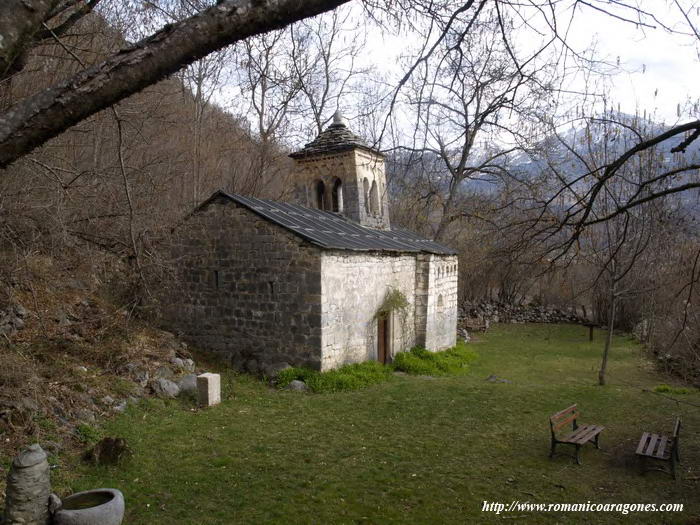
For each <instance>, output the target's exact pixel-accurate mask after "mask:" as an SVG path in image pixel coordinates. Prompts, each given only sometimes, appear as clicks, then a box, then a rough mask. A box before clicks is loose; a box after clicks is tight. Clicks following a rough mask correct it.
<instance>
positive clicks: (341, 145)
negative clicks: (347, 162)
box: [289, 115, 383, 159]
mask: <svg viewBox="0 0 700 525" xmlns="http://www.w3.org/2000/svg"><path fill="white" fill-rule="evenodd" d="M355 148H359V149H364V150H366V151H371V152H372V153H374V154H375V155H381V156H383V153H381V152H379V151H377V150H375V149H372V148H371V147H370V146H369V145H368V144H367V143H366V142H365V141H364V139H363V138H362V137H360V136H359V135H355V134H354V133H353V132H352V131H350V130H349V129H348V127H347V126H346V125H345V119H343V118H342V116H341V115H337V116H336V118H335V119H334V120H333V124H331V125H330V126H328V127H327V128H326V129H325V130H323V131H322V132H321V133H320V134H319V135H318V137H316V138H315V139H314V140H312V141H311V142H309V143H308V144H307V145H306V146H304V147H303V148H302V149H301V150H299V151H295V152H294V153H291V154H290V155H289V156H290V157H292V158H293V159H301V158H304V157H310V156H312V155H322V154H324V153H339V152H341V151H348V150H351V149H355Z"/></svg>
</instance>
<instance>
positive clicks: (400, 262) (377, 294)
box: [321, 252, 454, 370]
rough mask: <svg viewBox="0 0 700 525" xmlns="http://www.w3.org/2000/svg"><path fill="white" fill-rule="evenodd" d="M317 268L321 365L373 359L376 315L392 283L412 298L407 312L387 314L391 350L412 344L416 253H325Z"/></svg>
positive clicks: (375, 357)
mask: <svg viewBox="0 0 700 525" xmlns="http://www.w3.org/2000/svg"><path fill="white" fill-rule="evenodd" d="M321 267H322V283H321V288H322V292H323V299H322V323H323V341H322V342H323V358H322V364H321V369H322V370H329V369H331V368H335V367H338V366H342V365H343V364H346V363H357V362H361V361H368V360H376V359H377V336H378V331H377V320H376V319H375V314H376V312H377V310H378V309H379V307H380V306H381V304H382V302H383V301H384V298H385V297H386V293H387V291H388V290H389V289H390V288H395V289H397V290H400V291H401V292H402V293H403V294H404V295H405V296H406V298H407V299H408V301H409V303H410V305H409V307H408V308H407V309H406V312H405V315H402V314H400V313H398V312H397V313H394V314H393V315H392V316H391V319H390V322H389V334H390V335H389V337H390V341H391V344H390V352H391V355H392V356H393V355H394V354H395V353H396V352H400V351H404V350H407V349H409V348H411V347H412V346H414V345H415V332H414V326H415V324H414V318H413V315H414V302H415V297H414V289H415V270H416V257H415V255H413V254H405V255H393V254H390V253H382V254H371V253H358V252H355V253H353V252H324V253H323V255H322V259H321ZM453 331H454V330H453Z"/></svg>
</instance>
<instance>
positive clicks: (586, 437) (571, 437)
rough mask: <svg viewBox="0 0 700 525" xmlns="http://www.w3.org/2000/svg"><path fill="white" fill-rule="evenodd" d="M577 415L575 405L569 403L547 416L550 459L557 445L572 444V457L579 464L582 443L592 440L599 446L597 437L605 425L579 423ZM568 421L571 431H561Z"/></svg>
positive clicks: (596, 446)
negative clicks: (550, 435)
mask: <svg viewBox="0 0 700 525" xmlns="http://www.w3.org/2000/svg"><path fill="white" fill-rule="evenodd" d="M579 415H580V413H579V411H578V408H577V407H576V405H571V406H570V407H569V408H565V409H564V410H562V411H561V412H557V413H556V414H554V415H553V416H552V417H550V418H549V428H550V430H551V432H552V444H551V448H550V451H549V457H550V459H551V458H553V457H554V452H555V450H556V447H557V445H573V446H575V447H576V455H575V456H574V458H575V459H576V463H577V464H579V465H580V464H581V457H580V454H579V451H580V450H581V447H582V446H583V445H585V444H586V443H591V442H592V443H593V444H594V445H595V448H598V449H599V448H600V444H599V442H598V439H599V437H600V433H601V432H602V431H603V430H604V429H605V427H601V426H598V425H583V424H581V425H579V423H578V417H579ZM569 423H571V427H572V431H571V432H568V431H567V432H565V431H562V430H561V429H562V428H563V427H565V426H567V425H568V424H569ZM560 432H561V433H560Z"/></svg>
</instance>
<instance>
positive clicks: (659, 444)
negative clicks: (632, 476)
mask: <svg viewBox="0 0 700 525" xmlns="http://www.w3.org/2000/svg"><path fill="white" fill-rule="evenodd" d="M680 432H681V420H680V418H676V424H675V425H674V426H673V435H672V436H671V437H668V436H662V435H659V434H652V433H650V432H644V433H643V434H642V437H641V439H640V440H639V445H637V452H636V454H637V456H639V461H640V463H641V468H642V474H644V473H645V472H647V471H649V470H661V471H662V472H667V473H669V474H671V475H672V476H673V479H678V477H677V473H676V465H677V464H678V463H680V461H681V457H680V453H679V451H678V440H679V436H680ZM647 458H652V459H654V460H659V461H665V462H668V463H670V464H671V472H668V471H667V470H666V469H664V468H656V467H647V465H646V463H647V461H646V460H647Z"/></svg>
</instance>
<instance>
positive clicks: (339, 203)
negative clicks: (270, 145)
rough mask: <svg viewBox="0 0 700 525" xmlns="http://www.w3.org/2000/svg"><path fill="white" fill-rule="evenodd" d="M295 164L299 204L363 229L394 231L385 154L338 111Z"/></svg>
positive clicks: (296, 198) (295, 153)
mask: <svg viewBox="0 0 700 525" xmlns="http://www.w3.org/2000/svg"><path fill="white" fill-rule="evenodd" d="M289 156H290V157H291V158H293V159H294V174H293V180H294V185H295V187H294V197H295V198H294V200H295V202H296V203H297V204H301V205H302V206H307V207H309V208H318V209H321V210H326V211H332V212H337V213H340V214H342V215H344V216H346V217H347V218H349V219H352V220H353V221H355V222H358V223H360V224H361V225H362V226H367V227H370V228H376V229H380V230H389V229H390V224H389V203H388V195H387V188H386V175H385V173H384V154H383V153H381V152H380V151H378V150H375V149H373V148H371V147H370V146H368V145H367V143H366V142H365V141H364V140H363V139H362V138H361V137H359V136H358V135H355V134H354V133H353V132H352V131H350V129H349V128H348V124H347V121H346V120H345V118H344V117H343V115H342V114H341V113H340V112H339V111H337V112H336V113H335V115H334V116H333V122H332V123H331V125H330V126H328V127H327V128H326V129H325V130H324V131H322V132H321V133H320V134H319V135H318V136H317V137H316V138H315V139H314V140H313V141H311V142H309V143H308V144H306V146H304V148H303V149H301V150H299V151H296V152H294V153H292V154H291V155H289Z"/></svg>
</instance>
